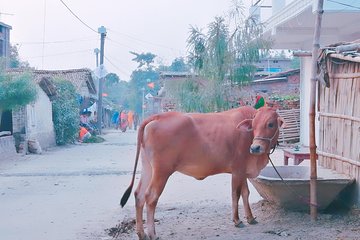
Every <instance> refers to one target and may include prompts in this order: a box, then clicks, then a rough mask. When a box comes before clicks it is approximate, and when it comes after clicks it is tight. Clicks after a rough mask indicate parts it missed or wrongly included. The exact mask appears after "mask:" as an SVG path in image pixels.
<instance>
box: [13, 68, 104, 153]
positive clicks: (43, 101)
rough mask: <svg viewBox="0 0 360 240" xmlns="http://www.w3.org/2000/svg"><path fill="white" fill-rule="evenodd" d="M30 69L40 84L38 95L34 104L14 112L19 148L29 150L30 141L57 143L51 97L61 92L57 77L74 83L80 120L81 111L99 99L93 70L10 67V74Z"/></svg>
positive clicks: (42, 143) (46, 145) (15, 133)
mask: <svg viewBox="0 0 360 240" xmlns="http://www.w3.org/2000/svg"><path fill="white" fill-rule="evenodd" d="M26 71H29V74H31V76H32V78H33V80H34V81H35V83H36V84H37V85H38V98H37V100H36V101H35V102H34V103H31V104H28V105H27V106H25V107H22V108H20V109H19V110H15V111H12V114H11V115H12V116H11V129H12V133H13V135H14V137H15V139H16V146H17V148H18V150H20V151H25V152H26V151H27V150H26V148H27V147H28V143H34V142H35V143H36V144H37V143H38V144H39V145H40V148H41V149H46V148H48V147H51V146H54V145H55V132H54V125H53V120H52V104H51V100H52V99H53V98H54V97H55V96H56V94H59V93H57V92H56V89H55V86H54V84H53V80H54V79H57V78H58V79H64V80H66V81H69V82H71V83H72V84H73V85H74V87H75V89H76V92H77V94H78V100H79V103H80V109H79V120H80V113H81V110H82V109H86V108H89V107H91V106H92V105H93V103H94V102H95V101H96V99H97V96H96V88H95V82H94V77H93V75H92V71H91V70H89V69H85V68H84V69H71V70H22V69H9V70H8V71H7V73H8V74H23V73H24V72H26ZM21 142H23V143H21ZM19 148H20V149H19Z"/></svg>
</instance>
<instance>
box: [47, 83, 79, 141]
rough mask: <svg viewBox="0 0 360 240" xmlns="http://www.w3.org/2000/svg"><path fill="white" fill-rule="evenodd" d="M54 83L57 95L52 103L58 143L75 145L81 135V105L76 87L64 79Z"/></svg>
mask: <svg viewBox="0 0 360 240" xmlns="http://www.w3.org/2000/svg"><path fill="white" fill-rule="evenodd" d="M54 83H55V86H56V91H57V95H56V98H55V99H54V100H53V101H52V107H53V121H54V127H55V135H56V143H57V144H58V145H64V144H68V143H73V142H74V141H75V140H76V139H77V137H78V134H79V103H78V101H77V100H76V99H77V97H76V91H75V87H74V85H72V84H71V83H70V82H68V81H65V80H62V79H55V80H54Z"/></svg>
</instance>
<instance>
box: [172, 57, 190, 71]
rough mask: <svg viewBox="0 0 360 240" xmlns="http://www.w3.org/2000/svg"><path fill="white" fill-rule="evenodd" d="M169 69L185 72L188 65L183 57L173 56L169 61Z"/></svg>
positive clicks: (187, 69)
mask: <svg viewBox="0 0 360 240" xmlns="http://www.w3.org/2000/svg"><path fill="white" fill-rule="evenodd" d="M169 71H171V72H187V71H189V66H188V65H187V64H186V63H185V60H184V58H182V57H181V58H175V59H174V61H173V62H172V63H171V65H170V68H169Z"/></svg>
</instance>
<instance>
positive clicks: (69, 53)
mask: <svg viewBox="0 0 360 240" xmlns="http://www.w3.org/2000/svg"><path fill="white" fill-rule="evenodd" d="M93 50H94V49H86V50H79V51H73V52H64V53H57V54H50V55H45V56H43V55H42V56H36V57H29V58H30V59H32V58H41V57H55V56H63V55H71V54H76V53H81V52H92V51H93Z"/></svg>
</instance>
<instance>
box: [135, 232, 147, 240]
mask: <svg viewBox="0 0 360 240" xmlns="http://www.w3.org/2000/svg"><path fill="white" fill-rule="evenodd" d="M137 235H138V237H139V240H149V239H150V238H149V237H148V235H146V234H145V233H137Z"/></svg>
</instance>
